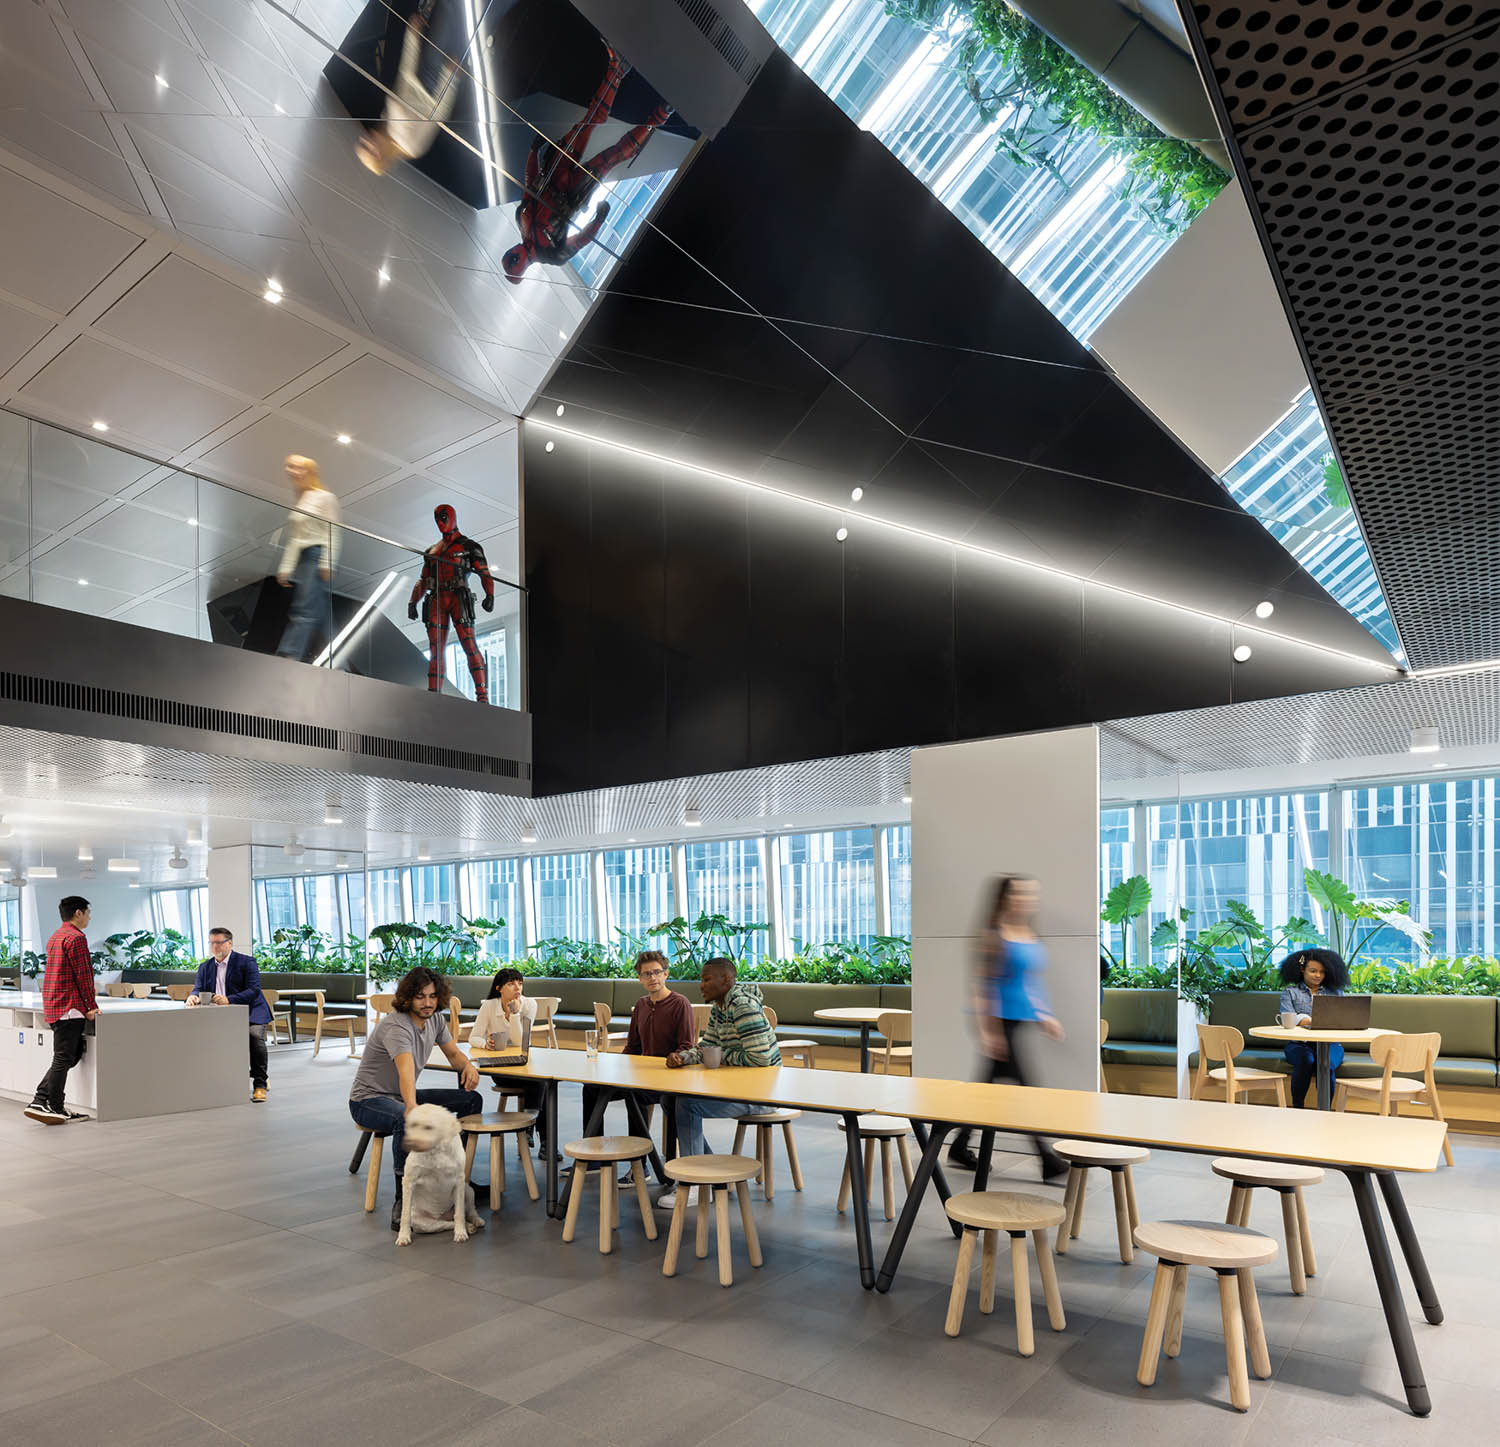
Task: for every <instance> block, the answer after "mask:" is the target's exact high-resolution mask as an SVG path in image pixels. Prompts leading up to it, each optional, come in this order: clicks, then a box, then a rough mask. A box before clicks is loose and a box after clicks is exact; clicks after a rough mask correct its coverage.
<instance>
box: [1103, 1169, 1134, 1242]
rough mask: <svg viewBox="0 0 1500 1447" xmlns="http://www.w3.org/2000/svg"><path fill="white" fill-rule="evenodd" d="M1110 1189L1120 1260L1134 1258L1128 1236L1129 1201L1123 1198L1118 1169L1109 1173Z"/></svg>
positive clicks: (1123, 1189)
mask: <svg viewBox="0 0 1500 1447" xmlns="http://www.w3.org/2000/svg"><path fill="white" fill-rule="evenodd" d="M1109 1185H1110V1189H1111V1190H1112V1191H1113V1192H1114V1196H1115V1236H1116V1237H1117V1238H1118V1240H1119V1243H1120V1260H1121V1261H1125V1262H1131V1261H1134V1260H1135V1247H1134V1245H1133V1243H1132V1241H1131V1236H1130V1203H1129V1202H1128V1201H1126V1199H1125V1177H1124V1176H1122V1175H1121V1174H1120V1172H1119V1171H1111V1172H1110V1173H1109Z"/></svg>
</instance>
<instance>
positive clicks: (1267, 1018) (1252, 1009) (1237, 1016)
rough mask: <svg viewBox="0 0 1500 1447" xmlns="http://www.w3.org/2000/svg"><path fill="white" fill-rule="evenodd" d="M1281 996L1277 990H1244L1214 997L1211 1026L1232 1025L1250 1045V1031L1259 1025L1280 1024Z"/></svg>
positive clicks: (1209, 1018)
mask: <svg viewBox="0 0 1500 1447" xmlns="http://www.w3.org/2000/svg"><path fill="white" fill-rule="evenodd" d="M1280 1008H1281V994H1280V992H1279V991H1275V990H1243V991H1237V992H1236V993H1234V994H1219V995H1215V996H1214V997H1213V1006H1212V1008H1211V1009H1210V1010H1209V1012H1208V1020H1209V1023H1210V1024H1211V1025H1232V1026H1233V1027H1234V1028H1235V1029H1236V1030H1238V1031H1239V1032H1240V1034H1241V1035H1243V1036H1244V1037H1245V1043H1246V1044H1249V1043H1250V1031H1251V1030H1252V1029H1253V1028H1254V1027H1255V1026H1257V1025H1275V1024H1278V1023H1279V1021H1278V1018H1277V1016H1278V1012H1279V1011H1280Z"/></svg>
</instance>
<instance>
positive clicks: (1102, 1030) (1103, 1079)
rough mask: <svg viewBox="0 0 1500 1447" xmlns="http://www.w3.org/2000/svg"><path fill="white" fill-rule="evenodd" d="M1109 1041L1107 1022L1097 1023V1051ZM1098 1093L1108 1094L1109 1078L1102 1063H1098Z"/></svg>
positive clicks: (1101, 1061)
mask: <svg viewBox="0 0 1500 1447" xmlns="http://www.w3.org/2000/svg"><path fill="white" fill-rule="evenodd" d="M1108 1039H1109V1021H1108V1020H1102V1019H1101V1020H1100V1021H1099V1049H1100V1050H1103V1049H1104V1042H1105V1041H1106V1040H1108ZM1099 1091H1100V1094H1102V1095H1108V1094H1109V1077H1108V1076H1106V1075H1105V1073H1104V1061H1103V1060H1102V1059H1101V1060H1100V1061H1099Z"/></svg>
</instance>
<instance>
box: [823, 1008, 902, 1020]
mask: <svg viewBox="0 0 1500 1447" xmlns="http://www.w3.org/2000/svg"><path fill="white" fill-rule="evenodd" d="M894 1008H895V1007H894V1006H886V1007H884V1008H882V1007H881V1006H879V1005H840V1006H839V1007H838V1008H837V1009H828V1010H814V1011H813V1019H814V1020H831V1021H833V1022H834V1023H835V1024H844V1025H873V1024H875V1022H876V1021H877V1020H879V1019H880V1017H881V1016H882V1015H887V1014H890V1013H891V1012H892V1010H893V1009H894Z"/></svg>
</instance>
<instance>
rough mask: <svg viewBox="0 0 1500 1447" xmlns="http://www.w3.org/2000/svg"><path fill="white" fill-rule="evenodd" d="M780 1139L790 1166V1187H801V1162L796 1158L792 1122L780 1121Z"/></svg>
mask: <svg viewBox="0 0 1500 1447" xmlns="http://www.w3.org/2000/svg"><path fill="white" fill-rule="evenodd" d="M781 1139H782V1140H783V1142H785V1144H786V1163H787V1165H788V1166H789V1167H791V1172H792V1189H793V1190H794V1191H800V1190H801V1189H802V1162H801V1161H799V1160H798V1159H797V1138H796V1137H795V1136H794V1135H793V1134H792V1123H791V1121H789V1120H784V1121H782V1123H781Z"/></svg>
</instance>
